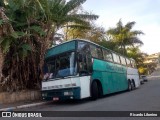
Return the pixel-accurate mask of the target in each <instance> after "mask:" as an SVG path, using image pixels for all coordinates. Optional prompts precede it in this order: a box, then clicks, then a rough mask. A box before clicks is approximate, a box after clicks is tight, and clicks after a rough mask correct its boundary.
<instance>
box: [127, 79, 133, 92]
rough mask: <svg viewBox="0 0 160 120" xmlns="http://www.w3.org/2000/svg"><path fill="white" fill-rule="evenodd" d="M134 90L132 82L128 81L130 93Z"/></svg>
mask: <svg viewBox="0 0 160 120" xmlns="http://www.w3.org/2000/svg"><path fill="white" fill-rule="evenodd" d="M131 90H132V83H131V81H130V80H128V91H131Z"/></svg>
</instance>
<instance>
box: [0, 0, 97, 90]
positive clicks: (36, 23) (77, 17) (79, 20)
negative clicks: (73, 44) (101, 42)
mask: <svg viewBox="0 0 160 120" xmlns="http://www.w3.org/2000/svg"><path fill="white" fill-rule="evenodd" d="M5 1H6V3H7V4H5V3H4V1H1V2H2V3H3V5H4V6H3V7H4V9H5V14H6V16H7V17H8V24H9V25H10V28H13V31H12V32H9V33H7V34H5V35H4V36H2V37H1V42H0V46H1V48H3V49H2V50H3V54H4V59H5V62H4V65H3V70H2V72H3V77H4V81H6V82H5V85H4V86H1V87H3V88H4V90H7V88H8V90H10V91H13V90H18V89H19V90H21V89H31V88H32V89H33V88H36V87H38V88H39V87H40V82H41V80H42V75H43V73H42V66H43V62H44V54H45V52H46V50H47V49H48V47H49V46H50V44H51V43H52V41H53V35H54V34H55V32H56V30H57V29H59V28H61V27H66V26H67V24H68V23H69V24H70V26H68V27H73V25H74V26H76V25H77V26H85V25H88V24H89V23H88V22H87V21H86V20H88V19H90V20H94V19H97V18H98V16H97V15H93V14H77V13H73V12H72V11H73V10H74V9H75V8H77V7H78V6H80V5H81V4H83V3H84V2H85V1H86V0H70V1H68V2H66V1H65V0H45V1H44V0H5ZM71 23H72V24H71ZM4 25H5V24H4V23H3V26H4ZM6 86H7V88H5V87H6Z"/></svg>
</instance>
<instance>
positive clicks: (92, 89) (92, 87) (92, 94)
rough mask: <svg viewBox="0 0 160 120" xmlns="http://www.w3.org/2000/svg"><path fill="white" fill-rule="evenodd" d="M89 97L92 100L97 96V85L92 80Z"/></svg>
mask: <svg viewBox="0 0 160 120" xmlns="http://www.w3.org/2000/svg"><path fill="white" fill-rule="evenodd" d="M91 97H92V99H93V100H96V99H97V98H98V85H97V82H93V83H92V86H91Z"/></svg>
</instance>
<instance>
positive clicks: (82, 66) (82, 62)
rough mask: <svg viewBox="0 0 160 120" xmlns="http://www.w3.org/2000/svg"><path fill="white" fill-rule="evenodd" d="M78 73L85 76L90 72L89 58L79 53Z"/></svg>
mask: <svg viewBox="0 0 160 120" xmlns="http://www.w3.org/2000/svg"><path fill="white" fill-rule="evenodd" d="M78 63H79V73H80V75H87V74H89V73H91V72H92V60H91V57H89V56H87V55H86V54H83V53H79V55H78Z"/></svg>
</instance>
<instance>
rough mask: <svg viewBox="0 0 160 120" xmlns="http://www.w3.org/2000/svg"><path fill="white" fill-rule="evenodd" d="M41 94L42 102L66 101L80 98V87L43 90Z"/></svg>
mask: <svg viewBox="0 0 160 120" xmlns="http://www.w3.org/2000/svg"><path fill="white" fill-rule="evenodd" d="M41 92H42V98H43V99H44V100H67V99H80V98H81V97H80V87H76V88H64V89H54V90H45V91H41Z"/></svg>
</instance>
